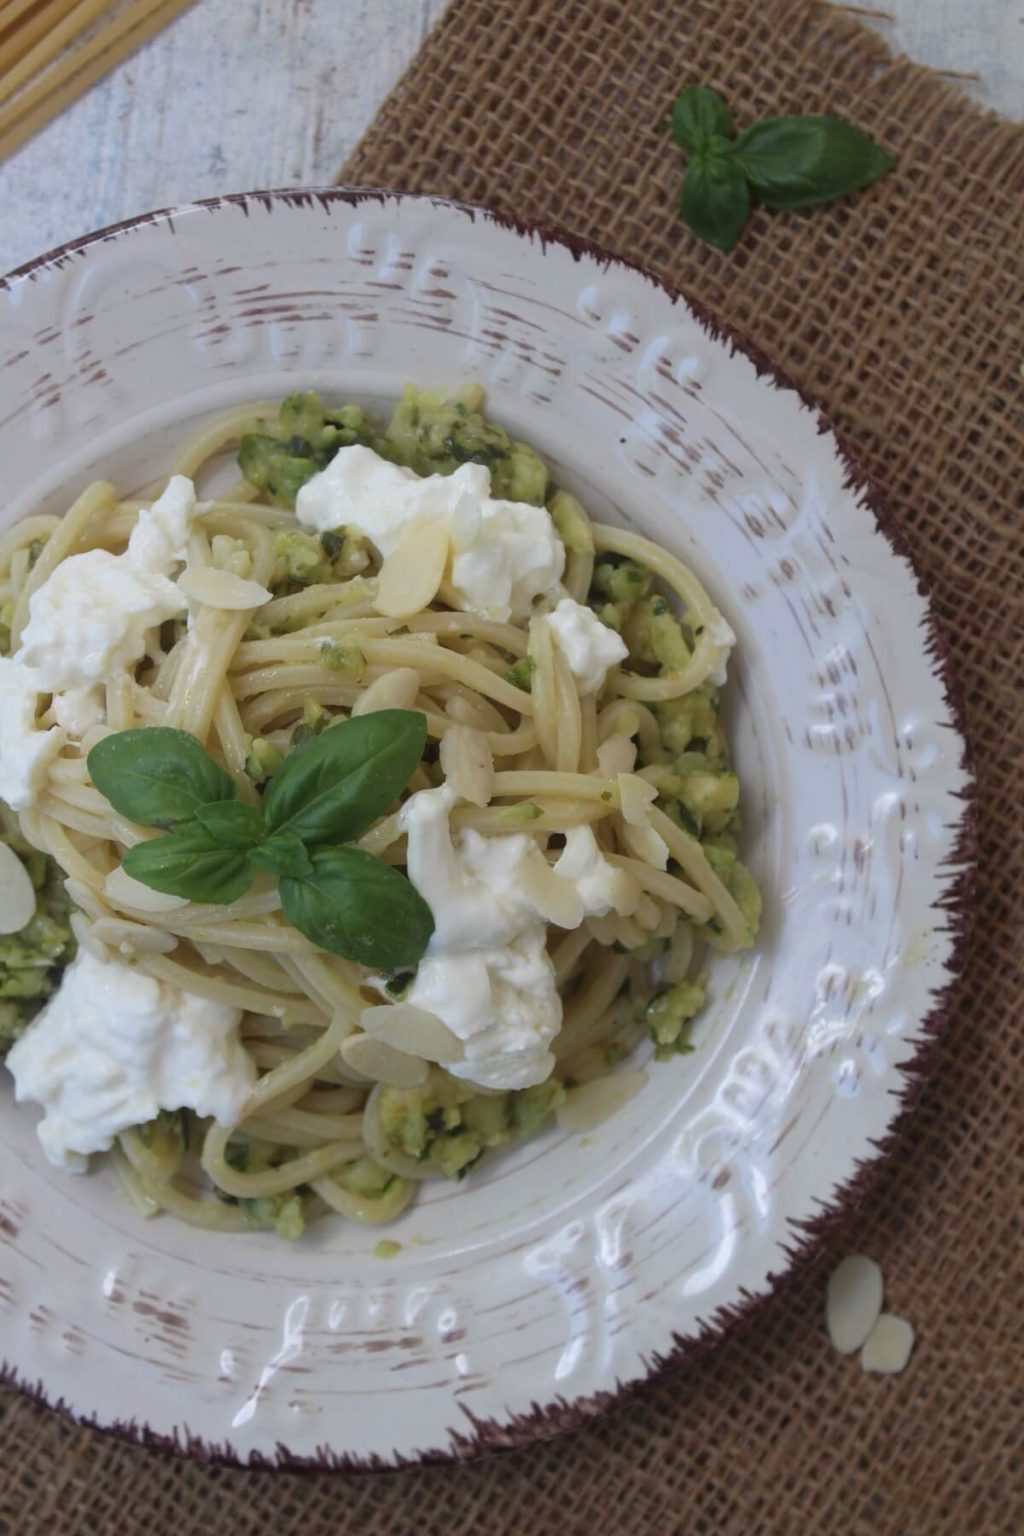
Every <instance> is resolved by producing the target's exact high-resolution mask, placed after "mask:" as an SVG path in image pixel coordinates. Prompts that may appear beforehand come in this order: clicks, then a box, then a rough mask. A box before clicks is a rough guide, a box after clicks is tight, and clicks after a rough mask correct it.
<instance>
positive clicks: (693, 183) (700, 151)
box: [672, 85, 896, 251]
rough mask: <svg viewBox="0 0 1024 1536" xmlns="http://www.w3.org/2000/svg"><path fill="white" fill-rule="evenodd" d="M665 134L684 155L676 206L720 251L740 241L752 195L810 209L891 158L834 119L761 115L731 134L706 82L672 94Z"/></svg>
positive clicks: (874, 174) (880, 172)
mask: <svg viewBox="0 0 1024 1536" xmlns="http://www.w3.org/2000/svg"><path fill="white" fill-rule="evenodd" d="M672 132H673V134H674V135H675V139H676V142H677V143H678V144H679V145H680V147H681V148H682V149H685V150H687V151H688V152H689V154H690V157H691V158H690V164H689V166H688V168H687V171H686V175H685V177H684V178H683V185H682V190H681V193H680V199H679V209H680V212H681V214H682V216H683V218H684V219H685V221H686V223H687V224H689V226H690V228H691V229H692V230H693V231H694V232H695V233H696V234H698V235H699V236H700V237H701V239H702V240H706V241H707V242H708V244H709V245H714V246H717V247H718V249H719V250H722V251H731V250H732V248H733V246H734V245H735V244H736V242H737V240H738V239H739V237H740V234H741V232H742V230H743V226H744V225H745V224H746V222H747V216H748V213H749V207H750V195H751V193H752V194H753V195H754V196H755V197H756V198H757V199H758V201H759V202H762V203H764V204H765V205H766V207H768V208H809V207H811V206H812V205H813V204H814V203H828V202H831V201H832V200H833V198H837V197H845V196H846V194H847V193H848V192H857V191H859V190H860V188H862V187H866V186H869V185H870V184H871V182H873V181H877V180H878V178H879V177H880V176H884V175H885V173H886V172H887V171H891V170H892V168H893V166H894V165H895V164H896V161H895V158H894V157H893V156H892V155H890V154H889V153H888V151H887V150H884V149H882V148H880V146H879V145H877V144H876V143H875V142H874V141H873V140H872V139H869V138H868V136H867V134H865V133H861V131H860V129H859V128H854V126H853V124H852V123H847V122H845V121H844V120H843V119H842V118H840V117H768V118H765V119H764V120H763V121H762V122H760V123H754V124H753V125H752V126H751V127H750V128H745V129H744V130H743V132H742V133H741V134H740V135H739V136H738V137H736V136H734V131H733V126H732V120H731V118H730V116H729V109H728V108H727V107H726V105H725V102H724V101H723V100H722V98H721V96H719V94H718V92H717V91H713V90H711V89H710V88H709V87H708V86H706V85H691V86H687V88H686V90H685V91H683V93H682V94H681V95H680V96H679V97H678V99H677V100H676V102H675V104H674V106H673V108H672Z"/></svg>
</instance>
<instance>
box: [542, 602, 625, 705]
mask: <svg viewBox="0 0 1024 1536" xmlns="http://www.w3.org/2000/svg"><path fill="white" fill-rule="evenodd" d="M548 623H549V624H550V626H551V631H552V634H553V635H554V638H555V644H556V645H557V646H558V649H559V650H560V651H561V652H562V654H563V656H564V657H565V659H566V661H567V662H568V663H569V670H570V672H571V673H572V675H573V677H574V678H575V679H576V681H577V682H578V683H579V685H580V692H581V693H600V691H601V689H602V688H603V687H604V680H605V678H606V677H607V675H608V669H609V668H610V667H617V666H618V664H619V662H620V661H625V659H626V657H627V656H628V655H629V647H628V646H627V644H626V642H625V641H624V640H623V638H622V636H621V635H617V634H616V633H615V631H614V629H609V627H608V625H607V624H602V623H601V620H600V619H599V618H598V617H597V614H596V613H595V612H594V610H593V609H592V608H588V607H587V606H586V605H585V604H584V603H578V602H577V601H576V600H575V598H572V597H563V598H562V599H561V601H560V602H559V603H558V604H557V605H556V607H555V609H554V611H553V612H552V613H549V614H548Z"/></svg>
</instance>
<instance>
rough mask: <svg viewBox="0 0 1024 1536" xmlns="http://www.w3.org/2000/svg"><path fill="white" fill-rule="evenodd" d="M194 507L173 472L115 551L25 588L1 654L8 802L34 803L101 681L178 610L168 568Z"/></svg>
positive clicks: (3, 783)
mask: <svg viewBox="0 0 1024 1536" xmlns="http://www.w3.org/2000/svg"><path fill="white" fill-rule="evenodd" d="M195 512H196V493H195V488H194V486H193V484H192V482H191V480H188V479H186V478H185V476H184V475H174V476H173V477H172V479H171V480H170V483H169V484H168V486H167V489H166V490H165V491H164V493H163V495H162V496H161V497H159V499H158V500H157V501H155V502H154V503H153V505H152V507H148V508H144V509H143V511H142V512H140V514H139V518H138V522H137V523H136V525H135V528H134V529H133V531H132V535H131V538H130V540H129V542H128V548H127V550H126V551H125V553H124V554H123V555H112V554H111V553H110V552H109V551H108V550H105V549H94V550H89V551H87V552H86V553H85V554H83V555H71V556H70V557H69V558H68V559H67V560H63V561H62V562H61V563H60V565H58V566H57V569H56V570H55V571H53V573H52V574H51V575H50V576H48V577H47V579H46V580H45V581H44V582H43V583H42V585H41V586H40V587H39V588H38V589H37V590H36V591H35V592H33V594H32V597H31V599H30V600H29V618H28V623H27V624H26V626H25V630H24V633H23V635H22V639H21V645H20V646H19V648H18V651H17V653H16V655H15V656H13V657H4V658H0V799H2V800H6V802H7V804H8V805H9V806H11V808H12V809H13V810H16V811H21V810H25V809H27V807H29V806H31V805H32V804H33V803H34V802H35V800H36V799H37V798H38V796H39V794H40V793H41V792H42V789H43V787H44V785H45V783H46V776H47V772H48V769H49V765H50V763H51V762H52V761H53V759H54V757H55V756H56V755H57V753H58V752H59V751H60V749H61V747H62V746H63V745H64V743H65V741H66V740H67V739H68V737H72V738H74V739H76V740H77V739H80V738H81V737H82V736H84V735H85V733H86V731H88V730H89V729H90V728H91V727H92V726H94V725H97V724H99V723H100V722H101V721H102V720H103V718H104V708H105V699H104V691H103V685H104V683H106V682H109V681H111V680H113V679H114V678H116V677H117V676H119V675H121V674H123V673H124V672H125V671H126V670H127V669H128V668H130V667H132V666H134V665H135V663H136V662H137V661H138V660H139V659H140V658H141V657H142V655H143V654H144V652H145V647H146V636H147V634H148V633H149V631H150V630H152V629H153V628H154V627H155V626H156V625H158V624H162V623H163V621H164V620H165V619H170V618H174V617H176V616H177V615H178V614H179V613H181V612H182V611H183V610H184V608H185V606H186V600H185V597H184V594H183V593H182V592H181V591H179V589H178V587H177V585H176V584H175V583H174V582H173V581H171V579H170V576H169V574H168V573H169V572H170V571H171V570H172V568H173V567H174V565H175V564H176V563H177V562H178V561H180V560H182V559H184V557H185V550H186V545H187V543H188V533H189V527H190V525H191V522H192V519H193V517H194V516H195ZM42 694H52V695H53V702H52V709H53V718H54V720H55V721H56V722H57V723H56V725H55V726H52V727H50V728H49V729H41V728H40V727H39V726H37V724H36V717H37V715H38V712H39V705H40V703H41V699H40V695H42Z"/></svg>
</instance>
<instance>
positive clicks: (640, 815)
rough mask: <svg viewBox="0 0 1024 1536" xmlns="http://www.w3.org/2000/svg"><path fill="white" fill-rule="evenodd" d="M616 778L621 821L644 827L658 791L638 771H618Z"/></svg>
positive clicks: (632, 825)
mask: <svg viewBox="0 0 1024 1536" xmlns="http://www.w3.org/2000/svg"><path fill="white" fill-rule="evenodd" d="M606 745H607V743H606ZM618 780H619V803H620V805H621V807H622V819H623V821H628V822H629V824H630V826H631V827H645V826H646V825H647V823H648V821H649V819H650V817H649V815H648V813H649V811H650V809H651V806H652V805H653V804H654V802H655V800H657V798H658V791H657V790H656V789H655V787H654V785H653V784H648V782H647V780H646V779H642V778H641V777H640V775H639V774H638V773H620V774H619V775H618Z"/></svg>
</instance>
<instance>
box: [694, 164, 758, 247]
mask: <svg viewBox="0 0 1024 1536" xmlns="http://www.w3.org/2000/svg"><path fill="white" fill-rule="evenodd" d="M679 211H680V213H681V214H682V216H683V218H684V219H685V220H686V222H687V224H689V226H690V228H691V229H692V230H693V231H694V233H695V234H698V235H699V236H700V237H701V239H702V240H706V241H707V242H708V244H709V245H714V246H717V248H718V249H719V250H720V251H731V250H732V248H733V246H734V245H735V244H736V242H737V240H738V239H739V237H740V235H741V233H742V231H743V226H744V224H745V223H746V222H747V215H748V213H749V211H750V198H749V195H748V192H747V179H746V176H745V175H744V174H743V171H742V170H741V169H740V167H739V165H738V164H737V163H736V161H735V160H734V159H733V158H732V157H731V156H729V157H726V156H724V155H708V156H705V157H703V158H701V159H695V160H694V161H693V162H692V164H691V165H690V168H689V170H688V171H687V172H686V175H685V177H684V178H683V190H682V192H681V194H680V198H679Z"/></svg>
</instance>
